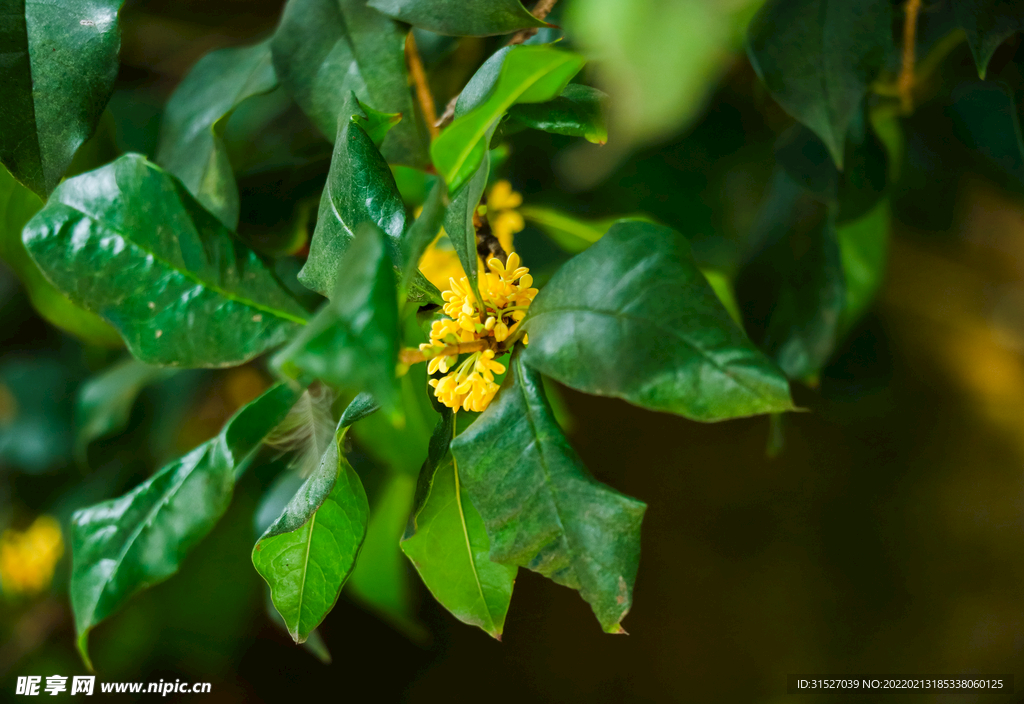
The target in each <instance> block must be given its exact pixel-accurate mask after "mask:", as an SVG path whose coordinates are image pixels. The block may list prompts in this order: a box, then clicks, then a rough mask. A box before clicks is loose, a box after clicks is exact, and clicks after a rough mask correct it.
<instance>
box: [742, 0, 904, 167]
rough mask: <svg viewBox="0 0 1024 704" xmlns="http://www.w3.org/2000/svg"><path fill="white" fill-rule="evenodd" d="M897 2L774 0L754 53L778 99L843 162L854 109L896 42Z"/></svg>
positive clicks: (755, 25) (750, 35) (751, 39)
mask: <svg viewBox="0 0 1024 704" xmlns="http://www.w3.org/2000/svg"><path fill="white" fill-rule="evenodd" d="M892 19H893V18H892V3H891V2H890V1H889V0H768V2H767V3H765V5H764V6H763V7H762V8H761V9H760V11H758V13H757V15H756V16H755V17H754V19H753V20H752V21H751V23H750V26H749V28H748V30H747V42H748V43H747V51H748V54H749V55H750V61H751V63H752V64H753V65H754V69H755V70H756V71H757V74H758V76H760V77H761V80H762V81H763V82H764V84H765V86H767V88H768V90H769V91H770V92H771V94H772V97H773V98H775V100H776V102H778V103H779V105H781V106H782V107H783V109H785V110H786V112H788V113H789V114H790V115H792V116H793V117H795V118H796V119H797V120H799V121H800V122H802V123H803V124H805V125H807V126H808V127H809V128H810V129H811V130H812V131H813V132H814V133H815V134H817V135H818V136H819V137H821V139H822V141H823V142H824V143H825V145H826V146H827V147H828V150H829V153H830V154H831V155H832V159H833V160H834V161H835V162H836V164H837V165H838V166H839V167H840V168H842V167H843V145H844V144H845V142H846V132H847V129H848V128H849V125H850V121H851V120H852V119H853V116H854V114H855V113H856V112H857V110H858V109H859V108H860V104H861V101H862V100H863V99H864V95H865V94H866V93H867V90H868V87H869V86H870V84H871V82H872V81H873V80H874V79H875V77H876V76H877V75H878V73H879V71H880V70H881V68H882V67H883V65H884V64H885V59H886V56H887V54H888V52H889V50H890V47H891V45H892Z"/></svg>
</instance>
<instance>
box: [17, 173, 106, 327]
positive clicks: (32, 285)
mask: <svg viewBox="0 0 1024 704" xmlns="http://www.w3.org/2000/svg"><path fill="white" fill-rule="evenodd" d="M42 207H43V201H41V200H40V199H39V196H37V195H36V194H35V193H33V192H32V191H30V190H29V189H28V188H26V187H25V186H22V185H21V184H20V183H18V182H17V181H15V180H14V177H13V176H11V174H10V172H9V171H8V170H7V169H6V168H4V167H3V166H0V258H3V260H4V262H5V263H6V264H7V266H9V267H10V268H11V271H13V272H14V274H15V275H16V276H17V277H18V279H20V280H21V283H22V285H23V286H24V287H25V291H26V292H27V293H28V296H29V300H31V301H32V305H33V307H34V308H35V309H36V310H37V311H38V312H39V315H41V316H42V317H43V318H44V319H46V321H47V322H49V323H51V324H53V325H56V326H57V327H59V328H60V329H62V330H65V331H67V332H69V333H71V334H72V335H74V336H75V337H78V338H79V339H81V340H84V341H85V342H89V343H91V344H94V345H102V346H104V347H120V346H121V338H120V337H119V336H118V334H117V331H116V330H114V329H113V328H112V327H110V323H108V322H107V321H105V320H103V318H101V317H99V316H98V315H96V314H95V313H90V312H89V311H87V310H85V309H84V308H80V307H78V306H76V305H75V304H74V303H72V302H71V301H69V300H68V298H67V296H65V295H64V294H63V293H61V292H60V291H58V290H57V289H56V288H55V287H54V285H53V284H51V283H50V282H49V281H47V280H46V277H45V276H43V272H41V271H40V270H39V267H38V266H36V263H35V262H34V261H32V257H30V256H29V255H28V251H27V250H26V249H25V245H24V243H23V242H22V241H21V231H22V229H23V228H24V227H25V224H26V223H27V222H28V221H29V220H30V219H31V218H32V216H33V215H35V214H36V213H37V212H39V209H40V208H42Z"/></svg>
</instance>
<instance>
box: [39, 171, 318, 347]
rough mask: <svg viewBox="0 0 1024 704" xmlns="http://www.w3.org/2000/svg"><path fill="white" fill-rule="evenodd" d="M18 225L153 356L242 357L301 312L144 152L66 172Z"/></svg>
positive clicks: (53, 269)
mask: <svg viewBox="0 0 1024 704" xmlns="http://www.w3.org/2000/svg"><path fill="white" fill-rule="evenodd" d="M22 236H23V241H24V242H25V246H26V247H27V248H28V251H29V254H31V255H32V258H33V259H35V261H36V263H37V264H39V267H40V268H41V269H42V270H43V271H44V272H45V273H46V275H47V277H48V278H49V279H50V280H51V281H52V282H53V283H54V285H55V286H57V288H58V289H60V290H61V291H63V292H64V293H65V294H66V295H67V296H68V298H70V299H71V301H72V302H74V303H77V304H79V305H81V306H83V307H84V308H87V309H89V310H92V311H95V312H97V313H99V314H100V315H102V316H103V317H104V318H106V319H107V320H109V321H110V322H111V323H112V324H113V325H114V327H115V328H116V329H117V331H118V332H119V333H120V334H121V336H122V337H123V338H124V341H125V343H126V344H127V345H128V349H129V350H130V351H131V353H132V354H133V355H134V356H135V357H136V358H137V359H139V360H140V361H143V362H147V363H149V364H164V365H170V366H178V367H221V366H230V365H235V364H241V363H243V362H245V361H246V360H249V359H252V358H253V357H255V356H257V355H258V354H260V353H262V352H264V351H265V350H267V349H268V348H270V347H274V346H276V345H279V344H281V343H282V342H284V341H285V340H286V339H287V338H288V337H289V336H290V335H291V334H292V333H293V332H294V331H295V329H296V327H297V326H299V325H302V324H303V323H305V319H306V313H305V311H303V310H302V308H301V307H300V306H299V305H298V303H296V302H295V300H294V299H293V298H292V297H291V295H290V294H288V293H287V292H286V291H285V289H284V287H283V286H282V285H281V284H280V283H278V281H277V280H276V279H275V278H274V276H273V274H272V273H271V272H270V271H269V270H268V269H267V267H266V266H265V265H264V263H263V262H262V260H261V259H260V258H259V257H258V256H257V255H256V253H255V252H253V251H252V250H250V249H249V248H247V247H245V246H244V245H242V244H240V243H238V242H236V241H234V240H233V239H232V238H231V235H230V233H228V231H227V230H225V229H224V226H223V225H221V224H220V222H219V221H218V220H217V219H216V218H214V217H213V216H212V215H210V214H209V213H208V212H206V211H205V210H204V209H203V208H202V207H201V206H200V205H199V204H198V203H197V202H196V201H195V199H194V198H193V197H192V195H191V194H190V193H188V191H186V190H185V187H184V186H183V185H182V184H181V182H180V181H178V180H177V179H175V178H173V177H172V176H171V175H170V174H168V173H167V172H165V171H163V170H161V169H159V168H157V167H155V166H154V165H153V164H151V163H150V162H148V161H146V160H145V159H144V158H143V157H141V156H139V155H137V154H128V155H126V156H123V157H121V158H120V159H118V160H117V161H115V162H114V163H112V164H108V165H107V166H104V167H102V168H100V169H97V170H95V171H90V172H89V173H86V174H82V175H81V176H76V177H75V178H72V179H69V180H68V181H65V182H64V183H62V184H61V185H60V186H59V187H58V188H57V190H56V191H54V193H53V196H51V198H50V200H49V202H48V203H47V204H46V207H44V208H43V209H42V210H41V211H40V212H39V213H38V214H37V215H36V216H35V217H34V218H32V220H31V221H30V222H29V223H28V225H27V226H26V227H25V231H24V233H23V235H22Z"/></svg>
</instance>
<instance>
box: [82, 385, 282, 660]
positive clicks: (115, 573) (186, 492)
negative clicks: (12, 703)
mask: <svg viewBox="0 0 1024 704" xmlns="http://www.w3.org/2000/svg"><path fill="white" fill-rule="evenodd" d="M298 396H299V390H298V389H296V388H292V387H290V386H288V385H286V384H278V385H277V386H274V387H271V388H270V389H269V390H268V391H266V392H265V393H264V394H263V395H262V396H260V397H259V398H257V399H256V400H255V401H253V402H252V403H250V404H249V405H247V406H245V407H244V408H242V409H241V410H240V411H238V412H237V413H236V414H235V415H234V416H232V418H231V419H230V420H229V421H228V422H227V424H226V425H225V426H224V429H223V430H221V432H220V434H219V435H217V437H215V438H213V439H212V440H209V441H208V442H205V443H203V444H202V445H200V446H199V447H197V448H195V449H194V450H192V451H191V452H189V453H188V454H187V455H185V456H183V457H181V458H179V459H176V460H174V461H173V462H171V463H170V464H168V465H167V466H166V467H164V468H163V469H161V470H160V471H158V472H157V473H156V474H154V475H153V476H152V477H151V478H149V479H148V480H146V481H145V482H143V483H142V484H140V485H139V486H137V487H136V488H135V489H133V490H132V491H130V492H128V493H127V494H125V495H124V496H121V497H119V498H116V499H111V500H110V501H104V502H103V503H100V504H97V505H95V506H91V507H89V508H85V509H82V510H80V511H77V512H75V514H74V516H73V517H72V520H71V548H72V553H73V567H72V573H71V606H72V608H73V609H74V612H75V628H76V629H77V631H78V648H79V652H80V653H81V654H82V657H83V659H84V660H85V662H86V664H87V665H89V667H90V669H92V666H91V663H89V656H88V653H87V642H88V636H89V631H90V629H92V627H93V626H95V625H96V624H97V623H99V622H100V621H102V620H103V619H105V618H107V617H108V616H110V615H111V614H112V613H114V612H115V611H117V610H118V609H120V608H121V607H122V606H123V605H124V603H125V602H126V601H127V600H128V599H129V598H131V596H132V595H134V594H136V593H137V592H139V591H141V590H143V589H145V588H147V587H150V586H152V585H154V584H157V583H159V582H162V581H163V580H165V579H167V578H168V577H170V576H171V575H173V574H174V573H175V572H177V571H178V567H179V565H180V564H181V562H182V560H184V559H185V556H186V555H188V553H189V552H190V551H191V550H192V548H193V547H195V545H196V544H197V543H198V542H199V541H200V540H202V539H203V538H204V537H205V536H206V534H207V533H209V532H210V529H211V528H213V526H214V524H215V523H216V522H217V520H218V519H219V518H220V517H221V515H223V513H224V511H225V510H226V509H227V507H228V503H229V502H230V501H231V494H232V491H233V489H234V485H235V480H236V478H237V477H238V475H240V474H241V472H242V471H244V470H245V468H246V467H247V466H248V465H249V463H250V462H251V461H252V459H253V457H254V456H255V454H256V451H257V450H258V449H259V446H260V444H261V443H262V442H263V439H264V438H265V437H266V436H267V434H268V433H270V431H271V430H273V428H274V427H275V426H276V425H277V424H278V423H280V422H281V420H283V419H284V417H285V416H286V415H287V413H288V410H289V409H290V408H291V406H292V404H293V403H295V400H296V399H297V398H298Z"/></svg>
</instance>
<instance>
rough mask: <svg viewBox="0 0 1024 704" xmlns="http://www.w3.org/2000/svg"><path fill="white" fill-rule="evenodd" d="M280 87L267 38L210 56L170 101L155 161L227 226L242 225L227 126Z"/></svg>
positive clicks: (180, 86) (219, 51)
mask: <svg viewBox="0 0 1024 704" xmlns="http://www.w3.org/2000/svg"><path fill="white" fill-rule="evenodd" d="M276 87H277V76H275V75H274V66H273V65H272V63H271V60H270V41H269V40H267V41H263V42H260V43H259V44H254V45H253V46H246V47H237V48H231V49H220V50H218V51H214V52H212V53H210V54H207V55H206V56H204V57H203V58H201V59H200V60H199V62H198V63H197V64H196V65H195V66H194V67H193V68H192V70H191V71H189V73H188V75H187V76H185V78H184V79H183V80H182V82H181V84H180V85H179V86H178V88H177V89H176V90H175V91H174V94H173V95H172V96H171V99H170V100H168V101H167V109H166V110H165V111H164V116H163V120H162V122H161V124H160V146H159V148H158V149H157V155H156V161H157V163H158V164H160V165H161V166H163V167H164V168H165V169H167V170H168V171H170V172H171V173H172V174H174V175H175V176H177V177H178V178H180V179H181V181H182V183H184V184H185V187H186V188H188V190H189V191H191V192H192V195H194V196H195V197H196V199H197V200H198V201H199V202H200V203H202V204H203V206H204V207H206V209H207V210H209V211H210V212H211V213H213V214H214V215H216V216H217V218H218V219H219V220H220V221H221V222H222V223H224V226H225V227H227V228H228V229H229V230H234V229H236V228H237V227H238V214H239V202H238V184H237V183H235V175H234V173H233V172H232V170H231V162H230V161H229V160H228V153H227V148H226V147H225V145H224V140H223V135H224V128H225V126H226V125H227V122H228V119H229V118H230V117H231V114H232V113H233V112H234V111H235V108H237V107H238V106H239V104H240V103H242V102H243V101H244V100H246V99H247V98H250V97H252V96H254V95H260V94H263V93H269V92H270V91H272V90H273V89H274V88H276Z"/></svg>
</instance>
